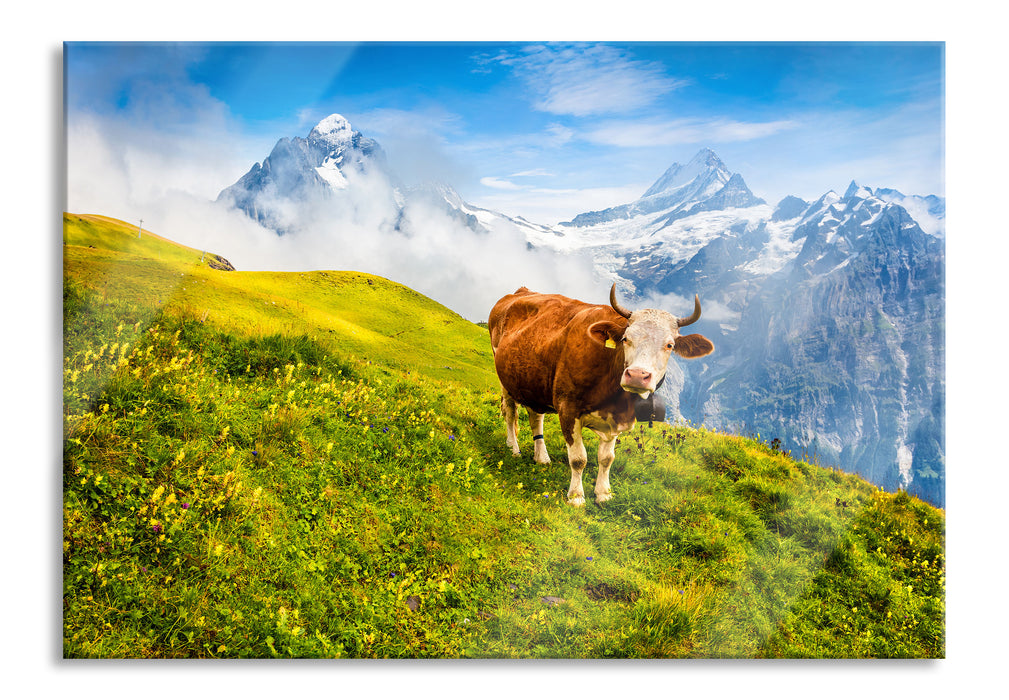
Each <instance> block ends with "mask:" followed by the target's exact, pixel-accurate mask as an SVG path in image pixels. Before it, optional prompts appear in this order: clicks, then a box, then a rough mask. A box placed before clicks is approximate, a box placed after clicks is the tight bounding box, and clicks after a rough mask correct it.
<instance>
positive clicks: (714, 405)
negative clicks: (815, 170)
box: [218, 115, 945, 506]
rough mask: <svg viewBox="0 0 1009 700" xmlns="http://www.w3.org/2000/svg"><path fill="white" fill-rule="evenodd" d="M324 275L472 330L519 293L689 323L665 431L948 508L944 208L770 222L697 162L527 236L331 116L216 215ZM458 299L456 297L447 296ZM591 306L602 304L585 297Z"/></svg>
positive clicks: (786, 212)
mask: <svg viewBox="0 0 1009 700" xmlns="http://www.w3.org/2000/svg"><path fill="white" fill-rule="evenodd" d="M218 202H219V203H221V204H222V205H224V206H228V207H234V208H237V209H240V210H241V211H243V212H245V214H246V215H248V217H250V218H251V219H253V220H255V221H257V222H259V223H260V224H261V225H262V226H265V227H267V228H270V229H271V230H273V231H275V232H276V233H277V234H278V236H282V237H284V238H288V237H291V238H294V239H297V240H298V241H300V242H301V244H303V245H304V246H306V247H307V248H309V249H311V250H314V251H317V252H316V254H315V256H314V258H313V259H314V260H316V261H317V264H318V265H319V266H320V267H329V268H334V269H361V270H363V271H367V272H373V273H376V274H382V275H384V276H388V277H390V278H392V279H395V280H396V281H399V282H402V283H404V284H408V285H410V286H412V287H414V288H416V289H418V290H419V291H421V292H423V293H425V294H427V295H428V296H432V297H433V298H436V299H439V300H441V301H443V303H447V304H448V305H450V306H452V307H453V308H456V310H458V311H460V312H461V313H464V314H465V315H467V316H468V317H469V318H471V319H473V320H481V319H483V318H485V317H486V313H487V310H488V309H489V308H490V306H491V305H492V304H493V302H494V301H495V300H496V299H497V298H498V297H500V296H501V295H503V294H506V293H509V292H512V291H514V289H515V288H517V287H518V286H521V285H526V286H529V287H531V288H534V289H538V290H542V291H557V292H561V293H564V294H568V295H570V296H575V297H579V298H582V299H585V300H587V301H599V302H602V301H604V299H605V293H604V290H605V289H606V288H608V287H609V285H610V283H611V282H614V281H615V282H617V284H618V287H619V289H620V291H621V295H622V296H623V298H625V299H626V300H627V302H628V305H633V306H654V307H658V308H664V309H666V310H668V311H671V312H673V313H686V312H687V311H689V307H690V300H691V299H692V298H693V295H694V294H695V293H696V294H699V295H700V298H701V302H702V305H703V308H704V312H703V315H702V318H701V320H700V321H699V322H698V323H697V326H696V328H697V329H698V332H701V333H704V334H705V335H707V336H708V337H709V338H711V339H712V340H714V342H715V346H716V351H715V353H714V354H712V355H710V356H709V357H706V358H704V359H703V360H701V361H697V362H693V363H683V364H682V365H680V364H678V363H676V362H675V360H674V361H673V362H672V363H671V364H670V368H669V373H668V380H667V382H666V384H665V385H664V387H663V389H662V393H663V396H664V398H665V399H666V402H667V405H668V406H669V408H670V412H669V415H670V417H671V418H673V417H677V416H680V417H682V418H685V419H687V420H690V421H692V422H695V423H701V422H703V423H704V424H705V425H708V426H710V427H714V428H721V429H726V430H730V431H733V432H747V433H754V434H755V433H760V435H761V436H763V437H765V438H767V439H768V440H770V439H773V438H778V439H780V440H781V441H782V443H783V444H784V446H785V448H786V449H790V450H792V452H793V454H795V455H796V456H801V455H802V454H807V455H809V458H810V459H813V458H814V457H815V458H816V459H818V460H819V461H820V462H821V463H823V464H826V465H837V466H840V467H841V468H843V469H845V470H846V471H851V472H855V473H858V474H860V475H863V476H865V477H866V478H868V479H870V480H871V481H873V482H874V483H876V484H878V485H880V486H883V487H885V488H887V489H889V490H894V489H898V488H902V489H906V490H908V491H910V492H912V493H915V494H917V495H919V496H921V497H922V498H924V499H926V500H928V501H930V502H931V503H934V504H936V505H939V506H943V505H944V503H945V417H944V412H945V346H944V326H945V287H944V279H945V247H944V242H943V241H944V237H945V202H944V200H943V199H942V198H940V197H937V196H934V195H927V196H919V195H908V194H904V193H901V192H898V191H896V190H893V189H889V188H885V187H877V188H876V189H870V188H869V187H866V186H863V185H861V184H859V183H855V182H852V183H851V184H850V185H849V186H848V188H847V189H846V190H845V192H844V193H843V194H840V195H839V194H837V193H836V192H833V191H831V192H827V193H824V194H823V195H822V196H821V197H820V198H819V199H817V200H816V201H813V202H807V201H805V200H803V199H801V198H798V197H794V196H789V197H785V198H784V199H782V200H781V201H780V202H778V203H777V204H776V205H773V206H772V205H770V204H768V203H767V202H765V201H764V200H763V199H761V198H759V197H757V196H756V195H754V194H753V193H752V192H751V191H750V190H749V188H748V187H747V185H746V183H745V181H744V179H743V177H742V175H740V174H739V173H733V172H732V171H731V170H730V169H729V168H728V167H727V166H726V165H725V164H724V163H723V162H722V161H721V160H720V159H719V157H718V156H717V155H716V154H715V153H714V152H713V151H712V150H710V149H702V150H700V151H699V152H698V153H697V155H696V156H695V157H694V158H693V159H691V160H690V161H689V162H688V163H686V164H683V165H680V164H673V165H672V166H670V167H669V168H668V169H667V170H666V171H665V172H664V173H662V174H661V176H660V177H659V178H658V179H657V180H656V181H655V182H654V183H653V184H652V186H651V187H649V188H648V189H647V190H646V191H645V192H644V193H642V195H641V197H639V198H638V199H636V200H634V201H632V202H628V203H626V204H623V205H620V206H616V207H611V208H608V209H605V210H601V211H592V212H585V213H583V214H579V215H578V216H576V217H574V218H573V219H572V220H571V221H568V222H565V223H562V224H558V225H556V226H543V225H539V224H535V223H532V222H529V221H526V220H525V219H521V218H518V217H507V216H505V215H503V214H500V213H498V212H494V211H491V210H488V209H483V208H480V207H476V206H473V205H471V204H468V203H467V202H465V201H464V200H463V199H462V198H461V197H460V196H459V195H458V193H456V192H455V191H454V190H453V189H452V188H451V187H450V186H449V185H446V184H434V183H431V184H426V185H421V186H415V187H405V186H404V185H402V183H400V182H399V181H398V180H397V178H396V175H395V174H394V173H392V172H390V170H389V167H388V165H387V163H386V161H385V157H384V153H383V152H382V149H381V146H380V145H379V144H378V143H376V142H375V141H374V140H372V139H368V138H367V137H365V136H363V135H362V134H360V133H359V132H357V131H354V130H353V128H352V127H351V126H350V125H349V123H347V121H346V120H345V119H343V118H342V117H340V116H339V115H332V116H330V117H327V118H326V119H324V120H323V121H322V122H320V124H319V125H318V126H316V127H315V128H314V129H313V130H312V131H311V132H310V134H309V135H308V137H307V138H304V139H302V138H297V137H296V138H289V139H288V138H285V139H281V140H280V141H279V142H278V143H277V145H276V147H275V148H274V149H273V152H271V153H270V155H269V156H268V157H267V158H266V159H265V160H264V161H263V162H262V163H261V164H259V163H257V164H255V165H253V166H252V168H251V169H250V170H249V172H248V173H247V174H246V175H244V176H243V177H242V178H240V179H239V180H238V181H237V182H236V183H235V184H233V185H232V186H230V187H228V188H226V189H225V190H224V191H222V192H221V195H220V196H219V197H218ZM460 290H465V293H464V294H463V295H460V294H459V292H460ZM600 290H603V292H601V291H600Z"/></svg>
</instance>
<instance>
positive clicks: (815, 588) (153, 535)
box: [63, 219, 945, 658]
mask: <svg viewBox="0 0 1009 700" xmlns="http://www.w3.org/2000/svg"><path fill="white" fill-rule="evenodd" d="M72 221H73V220H72V219H71V222H72ZM70 228H71V227H70V226H69V225H68V233H67V239H68V245H67V247H66V248H65V249H64V251H65V259H66V260H67V265H66V267H65V270H66V276H65V281H64V283H65V286H64V328H65V334H64V406H63V413H64V475H63V493H64V498H63V522H64V525H63V652H64V655H65V656H67V657H100V658H119V657H143V658H166V657H186V658H193V657H196V658H205V657H250V658H260V657H357V658H362V657H368V658H370V657H409V658H414V657H419V658H430V657H436V658H446V657H448V658H456V657H495V658H497V657H505V658H510V657H521V658H538V657H549V658H581V657H619V658H631V657H633V658H639V657H668V658H680V657H855V658H865V657H941V656H943V655H944V653H945V632H944V600H945V596H944V580H945V579H944V575H945V563H944V529H945V527H944V526H945V521H944V514H943V512H942V511H940V510H937V509H935V508H932V507H930V506H928V505H926V504H924V503H922V502H921V501H918V500H917V499H914V498H912V497H909V496H907V495H905V494H897V495H892V494H886V493H882V492H880V491H879V490H878V489H876V488H875V487H873V486H871V485H870V484H868V483H866V482H864V481H862V480H861V479H858V478H856V477H853V476H850V475H846V474H843V473H840V472H838V471H836V470H832V469H829V468H823V467H821V466H817V465H813V464H807V463H804V462H797V461H794V460H792V459H790V458H788V457H786V456H785V455H782V454H781V453H780V452H778V451H776V450H775V449H773V448H772V447H771V446H769V445H767V444H765V443H764V442H762V441H760V440H751V439H745V438H740V437H733V436H728V435H723V434H719V433H715V432H711V431H708V430H706V429H704V428H703V427H700V428H691V427H685V426H678V427H672V426H668V425H664V424H656V426H655V427H652V428H649V427H648V426H639V427H638V428H636V429H635V431H634V432H633V433H632V434H630V435H627V436H625V437H623V438H622V439H621V441H620V445H619V447H618V451H617V461H616V463H615V465H614V468H613V475H612V482H613V486H614V492H615V497H614V499H613V500H612V501H610V502H609V503H608V504H606V506H605V507H598V506H596V505H595V504H594V502H592V501H590V502H589V504H588V505H587V506H586V507H585V508H583V509H575V508H571V507H570V506H568V505H566V504H565V503H564V493H565V491H566V488H567V480H568V475H567V471H568V470H567V467H566V465H565V464H564V462H565V460H564V458H563V455H564V449H563V443H562V441H561V439H560V436H559V430H558V428H557V424H556V419H555V418H553V419H551V420H548V424H547V431H546V432H547V439H548V444H549V447H550V450H551V453H552V454H553V455H554V458H555V462H554V464H552V465H546V466H543V465H535V464H533V463H532V460H531V456H530V455H529V449H528V448H527V454H526V455H524V456H522V457H513V456H512V455H511V454H510V451H509V450H508V449H507V448H505V446H504V428H503V424H502V420H501V417H500V414H499V410H498V397H497V394H496V391H495V387H494V377H493V370H492V365H491V361H490V359H489V358H490V354H489V348H488V347H487V346H488V345H489V344H488V343H487V339H486V331H485V330H484V329H481V328H478V327H477V326H475V325H473V324H468V323H467V322H465V321H463V320H462V319H459V318H458V317H457V316H455V315H454V314H452V313H451V312H449V311H448V310H445V309H443V308H442V307H438V306H437V305H436V304H434V303H433V302H431V301H429V300H426V299H424V298H423V297H421V296H420V295H417V294H415V293H413V292H410V291H409V290H406V289H405V288H401V287H399V286H398V285H395V284H393V283H391V282H388V281H385V280H381V279H380V278H373V277H368V276H364V275H357V274H356V273H312V274H308V273H306V274H304V275H301V274H298V273H288V274H286V275H285V274H280V273H248V274H243V273H235V272H220V271H217V270H210V269H204V268H201V267H200V266H199V263H198V260H197V262H193V261H192V260H191V256H190V255H189V253H186V254H185V255H182V256H181V257H182V259H181V260H175V261H172V260H171V259H170V258H171V255H170V251H168V250H162V251H161V255H162V256H163V257H162V259H161V260H154V259H153V258H151V257H146V258H145V257H144V255H143V254H142V253H143V251H140V252H137V251H136V250H132V251H127V250H125V249H122V248H123V246H124V245H125V242H124V240H123V236H128V235H129V230H128V227H125V225H124V226H123V227H120V228H122V229H123V230H122V233H121V235H120V234H117V233H116V231H117V229H116V228H115V227H113V226H112V225H111V224H109V225H108V230H107V231H103V229H102V228H101V227H100V226H98V227H96V228H94V230H92V231H91V233H90V234H89V235H91V236H93V237H94V238H92V240H99V241H102V240H104V241H106V242H105V243H104V244H103V245H104V246H105V247H99V246H98V245H97V244H95V243H91V244H89V245H96V247H95V248H94V249H91V248H87V246H86V245H83V246H82V245H79V244H78V243H75V242H74V241H76V240H77V238H76V235H77V234H75V233H74V231H72V230H69V229H70ZM102 235H105V236H106V237H105V238H104V239H102V238H101V236H102ZM116 236H119V237H118V238H117V237H116ZM150 240H151V243H152V244H153V243H154V242H155V241H156V240H157V239H155V238H154V237H153V236H152V237H151V239H150ZM158 245H167V243H160V242H159V243H158ZM187 256H189V257H187ZM145 265H146V267H145ZM183 270H184V271H185V274H186V275H187V277H191V278H192V282H191V284H192V286H193V287H195V288H197V290H198V291H199V293H198V294H196V293H193V294H192V296H189V294H190V290H189V289H186V290H182V289H181V287H182V286H187V285H186V283H179V282H175V281H174V280H172V275H173V273H174V275H175V276H177V277H179V278H180V279H182V278H181V273H182V271H183ZM159 279H164V280H166V284H168V283H172V284H175V285H176V287H175V289H174V290H169V291H168V292H166V294H165V296H164V297H162V298H161V299H160V302H161V303H160V304H159V303H157V301H158V300H152V299H151V298H150V296H151V295H150V294H148V283H151V284H157V283H158V282H157V280H159ZM197 280H199V281H197ZM369 281H370V282H371V284H369ZM265 298H269V299H270V301H276V302H277V303H276V304H273V303H268V304H266V303H262V301H263V299H265ZM362 302H368V303H362ZM393 302H394V303H395V304H397V307H396V309H395V310H394V311H392V310H389V306H388V305H389V304H391V303H393ZM232 305H234V309H232ZM277 307H280V309H278V308H277ZM368 308H370V309H372V312H373V313H372V314H371V315H369V314H368V313H366V312H365V311H364V310H363V309H368ZM236 319H241V320H240V321H236ZM418 327H421V328H423V331H418V330H417V329H418ZM353 329H358V330H357V334H356V336H355V334H354V333H353V332H352V330H353ZM397 334H398V335H397ZM411 335H413V337H414V339H413V340H412V341H411V340H409V338H410V337H411ZM418 336H419V337H421V338H423V339H424V342H420V340H419V339H418ZM446 367H450V368H452V369H445V368H446ZM528 437H529V436H528V434H524V438H525V440H524V444H526V443H528ZM587 441H588V442H590V443H591V442H592V441H591V440H590V439H587ZM592 447H593V445H592V444H590V445H589V449H590V455H591V454H592ZM591 462H594V459H592V458H590V469H589V470H587V472H586V481H587V482H588V483H587V491H591V481H592V478H593V475H592V474H591V473H590V472H591V471H592V469H593V466H592V464H591Z"/></svg>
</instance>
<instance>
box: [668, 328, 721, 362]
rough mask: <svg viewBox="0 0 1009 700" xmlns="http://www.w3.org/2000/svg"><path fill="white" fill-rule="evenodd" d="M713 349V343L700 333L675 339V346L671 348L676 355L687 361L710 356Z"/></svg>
mask: <svg viewBox="0 0 1009 700" xmlns="http://www.w3.org/2000/svg"><path fill="white" fill-rule="evenodd" d="M714 349H715V345H714V343H712V342H711V341H710V340H708V339H707V338H705V337H704V336H703V335H701V334H700V333H691V334H690V335H681V336H679V337H677V338H676V345H674V346H673V350H674V351H675V352H676V354H677V355H679V356H680V357H686V358H688V359H689V358H694V357H704V356H705V355H710V354H711V353H712V351H714Z"/></svg>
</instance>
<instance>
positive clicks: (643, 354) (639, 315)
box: [487, 284, 715, 506]
mask: <svg viewBox="0 0 1009 700" xmlns="http://www.w3.org/2000/svg"><path fill="white" fill-rule="evenodd" d="M700 317H701V302H700V300H699V299H698V298H697V296H695V297H694V312H693V314H691V315H690V316H688V317H685V318H677V317H675V316H673V315H672V314H669V313H666V312H665V311H659V310H656V309H640V310H638V311H634V312H631V311H628V310H627V309H626V308H624V307H623V306H621V305H620V303H619V302H618V301H617V298H616V284H614V285H613V287H612V288H611V289H610V304H609V305H608V306H605V305H597V304H587V303H585V302H581V301H577V300H575V299H569V298H568V297H564V296H560V295H559V294H537V293H535V292H531V291H529V290H528V289H526V288H525V287H522V288H521V289H519V290H518V291H516V292H515V293H514V294H509V295H507V296H505V297H502V298H501V300H500V301H498V303H497V304H495V305H494V308H493V309H492V310H491V313H490V318H489V320H488V324H487V325H488V328H489V329H490V337H491V347H492V348H493V350H494V365H495V367H496V369H497V374H498V379H500V381H501V408H502V413H503V414H504V417H505V427H506V430H507V433H508V436H507V444H508V446H509V447H511V448H512V452H513V453H514V454H516V455H517V454H519V443H518V415H517V412H518V411H517V405H516V404H518V405H522V406H525V407H526V409H527V410H528V412H529V426H530V428H531V429H532V431H533V451H534V454H533V458H534V459H535V461H536V463H537V464H547V463H549V462H550V455H549V454H547V448H546V443H545V442H544V440H543V416H544V414H546V413H557V414H558V418H559V419H560V424H561V433H562V434H563V435H564V441H565V442H566V443H567V446H568V463H569V464H570V466H571V485H570V487H569V488H568V503H570V504H571V505H574V506H581V505H584V504H585V492H584V490H583V489H582V471H583V470H584V469H585V464H586V462H587V454H586V452H585V445H584V443H583V442H582V429H583V428H588V429H589V430H592V431H593V432H594V433H595V434H596V435H598V436H599V473H598V476H597V477H596V488H595V492H596V502H597V503H603V502H605V501H608V500H609V499H610V498H611V497H612V494H611V492H610V477H609V474H610V465H611V464H612V463H613V457H614V448H615V446H616V439H617V436H618V435H620V434H621V433H623V432H625V431H627V430H630V429H631V428H633V427H634V420H635V419H634V408H635V404H636V403H637V402H638V401H639V400H640V399H641V398H645V399H647V398H648V396H649V395H650V394H651V393H652V392H654V391H655V390H656V388H658V385H659V384H660V383H661V382H662V380H663V378H664V377H665V374H666V365H667V363H668V361H669V356H670V353H672V352H676V354H678V355H680V356H681V357H686V358H694V357H703V356H704V355H707V354H709V353H710V352H711V351H713V350H714V349H715V348H714V345H712V343H711V341H710V340H708V339H707V338H705V337H704V336H703V335H699V334H696V333H695V334H692V335H680V332H679V329H680V328H683V327H684V326H687V325H689V324H691V323H693V322H695V321H696V320H697V319H699V318H700Z"/></svg>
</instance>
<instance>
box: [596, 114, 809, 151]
mask: <svg viewBox="0 0 1009 700" xmlns="http://www.w3.org/2000/svg"><path fill="white" fill-rule="evenodd" d="M797 126H798V124H797V123H796V122H794V121H791V120H777V121H770V122H741V121H735V120H731V119H713V120H703V119H673V120H668V121H658V122H656V121H649V122H640V121H611V122H607V123H605V124H602V125H600V126H597V127H595V128H592V129H588V130H586V131H585V133H584V134H583V138H584V139H585V140H587V141H589V142H591V143H595V144H600V145H607V146H619V147H624V148H640V147H647V146H674V145H678V144H692V143H705V144H708V143H710V144H718V143H731V142H736V141H751V140H754V139H759V138H764V137H766V136H771V135H774V134H777V133H781V132H783V131H787V130H790V129H794V128H796V127H797Z"/></svg>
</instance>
